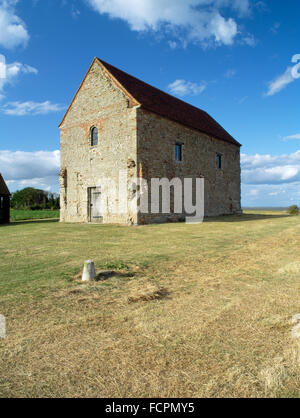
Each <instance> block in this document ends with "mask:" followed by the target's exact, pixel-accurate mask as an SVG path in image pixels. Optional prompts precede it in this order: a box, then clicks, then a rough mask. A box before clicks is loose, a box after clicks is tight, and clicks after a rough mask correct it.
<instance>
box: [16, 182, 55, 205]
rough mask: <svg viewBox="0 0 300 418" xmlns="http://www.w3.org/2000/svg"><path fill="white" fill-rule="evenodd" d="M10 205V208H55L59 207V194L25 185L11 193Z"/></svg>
mask: <svg viewBox="0 0 300 418" xmlns="http://www.w3.org/2000/svg"><path fill="white" fill-rule="evenodd" d="M10 206H11V208H12V209H25V210H42V209H51V210H56V209H59V195H58V194H57V193H51V192H47V191H45V190H40V189H35V188H33V187H26V188H25V189H23V190H18V191H16V192H15V193H13V194H12V198H11V200H10Z"/></svg>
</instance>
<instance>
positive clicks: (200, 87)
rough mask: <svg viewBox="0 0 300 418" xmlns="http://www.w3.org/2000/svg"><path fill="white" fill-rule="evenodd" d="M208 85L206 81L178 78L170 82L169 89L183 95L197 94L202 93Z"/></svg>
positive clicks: (173, 92)
mask: <svg viewBox="0 0 300 418" xmlns="http://www.w3.org/2000/svg"><path fill="white" fill-rule="evenodd" d="M206 86H207V85H206V83H205V82H202V83H201V84H197V83H192V82H190V81H186V80H176V81H174V82H173V83H171V84H169V86H168V89H169V90H170V92H171V93H172V94H175V95H177V96H180V97H183V96H188V95H193V96H195V95H197V94H201V93H202V92H203V91H204V90H205V89H206Z"/></svg>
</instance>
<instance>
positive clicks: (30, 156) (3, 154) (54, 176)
mask: <svg viewBox="0 0 300 418" xmlns="http://www.w3.org/2000/svg"><path fill="white" fill-rule="evenodd" d="M59 168H60V152H59V151H58V150H56V151H36V152H23V151H15V152H13V151H0V171H1V173H2V174H3V176H4V178H5V180H6V181H7V184H8V186H9V188H10V189H11V191H15V190H17V189H20V188H24V187H38V188H42V189H45V190H52V191H58V174H59Z"/></svg>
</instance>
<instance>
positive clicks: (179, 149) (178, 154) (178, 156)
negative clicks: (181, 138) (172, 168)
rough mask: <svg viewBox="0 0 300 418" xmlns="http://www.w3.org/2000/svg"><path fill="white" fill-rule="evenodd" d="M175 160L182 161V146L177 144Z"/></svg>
mask: <svg viewBox="0 0 300 418" xmlns="http://www.w3.org/2000/svg"><path fill="white" fill-rule="evenodd" d="M175 160H176V161H182V144H178V143H177V144H175Z"/></svg>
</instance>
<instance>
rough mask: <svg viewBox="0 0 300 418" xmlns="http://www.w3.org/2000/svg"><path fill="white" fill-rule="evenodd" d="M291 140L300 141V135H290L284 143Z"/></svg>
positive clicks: (285, 138)
mask: <svg viewBox="0 0 300 418" xmlns="http://www.w3.org/2000/svg"><path fill="white" fill-rule="evenodd" d="M290 139H300V134H295V135H289V136H285V137H284V138H283V140H284V141H289V140H290Z"/></svg>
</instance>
